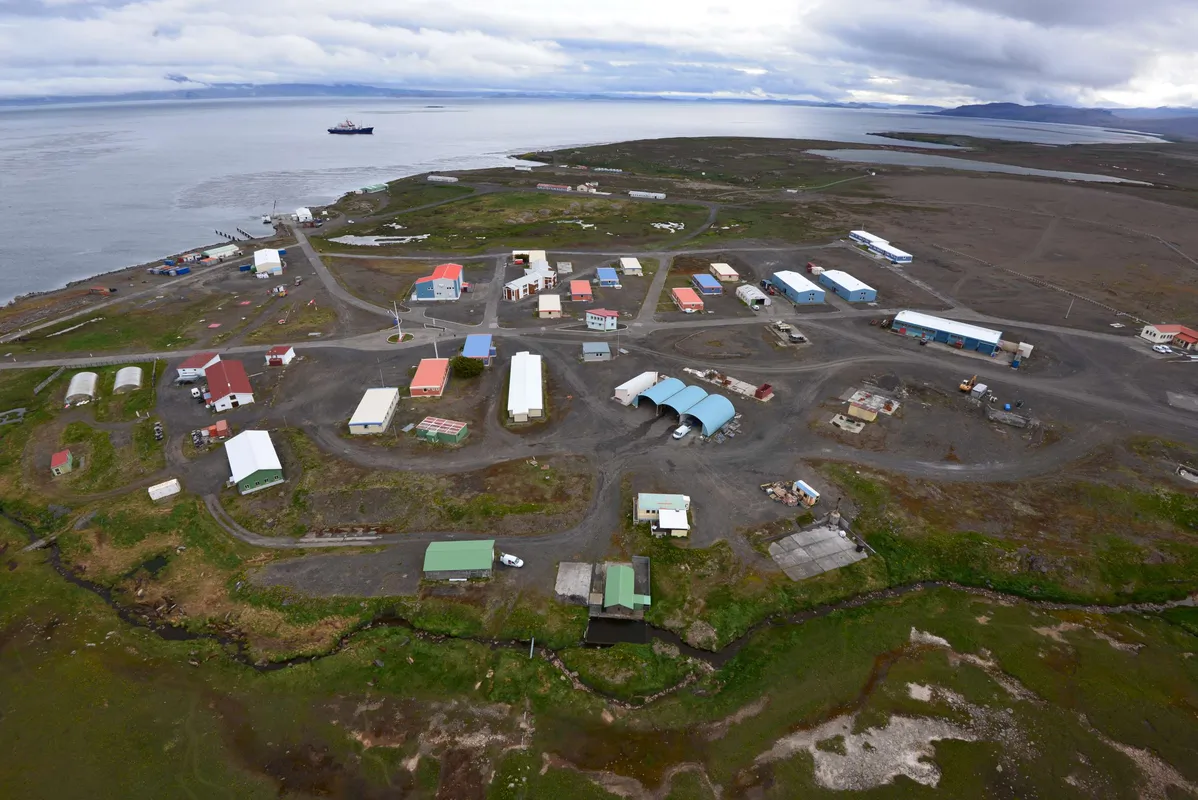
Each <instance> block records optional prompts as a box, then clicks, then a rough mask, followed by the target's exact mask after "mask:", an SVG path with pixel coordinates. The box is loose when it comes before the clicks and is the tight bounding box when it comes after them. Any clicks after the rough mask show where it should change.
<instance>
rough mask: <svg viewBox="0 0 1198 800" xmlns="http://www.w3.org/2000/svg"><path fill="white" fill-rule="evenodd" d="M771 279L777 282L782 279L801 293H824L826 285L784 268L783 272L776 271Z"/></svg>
mask: <svg viewBox="0 0 1198 800" xmlns="http://www.w3.org/2000/svg"><path fill="white" fill-rule="evenodd" d="M771 280H773V281H775V282H778V281H781V282H782V283H785V284H786V285H787V286H789V287H790V288H791V289H794V290H795V291H796V292H798V293H799V294H802V293H803V292H820V293H823V291H824V287H822V286H819V285H817V284H814V283H812V282H811V281H809V280H807V279H806V278H804V277H803V276H802V275H800V274H799V273H797V272H792V271H791V270H788V269H784V270H782V271H781V272H775V273H774V276H773V278H772V279H771Z"/></svg>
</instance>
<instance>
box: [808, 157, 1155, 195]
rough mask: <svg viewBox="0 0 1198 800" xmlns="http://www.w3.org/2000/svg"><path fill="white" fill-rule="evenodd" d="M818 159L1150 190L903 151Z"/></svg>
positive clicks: (1106, 179)
mask: <svg viewBox="0 0 1198 800" xmlns="http://www.w3.org/2000/svg"><path fill="white" fill-rule="evenodd" d="M805 152H807V153H810V154H811V155H815V156H823V157H824V158H830V159H833V160H835V161H852V162H854V163H858V164H892V165H894V166H901V167H930V168H936V169H960V170H966V171H970V172H1000V173H1004V174H1007V175H1033V176H1035V177H1039V178H1058V179H1060V180H1065V181H1090V182H1093V183H1130V184H1135V185H1137V186H1151V185H1152V184H1151V183H1146V182H1145V181H1133V180H1128V179H1126V178H1115V177H1112V176H1110V175H1094V174H1092V173H1088V172H1061V171H1059V170H1054V169H1036V168H1035V167H1020V166H1016V165H1015V164H992V163H990V162H988V161H971V160H969V159H967V158H952V157H950V156H937V155H932V154H930V153H907V152H903V151H901V150H853V149H844V150H807V151H805Z"/></svg>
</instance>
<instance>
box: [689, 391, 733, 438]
mask: <svg viewBox="0 0 1198 800" xmlns="http://www.w3.org/2000/svg"><path fill="white" fill-rule="evenodd" d="M735 416H736V409H735V408H733V406H732V401H731V400H729V399H728V398H727V397H724V396H723V395H719V394H709V395H707V397H704V398H703V399H702V400H700V401H699V402H698V403H696V404H695V405H693V406H691V407H690V408H689V409H687V411H686V413H685V414H684V415H683V421H684V422H685V421H686V420H687V419H688V418H689V419H694V420H695V421H696V422H698V423H699V425H700V426H701V427H702V428H703V435H704V436H714V435H715V433H716V431H718V430H719V429H720V428H722V427H724V426H725V425H727V424H728V423H729V422H731V421H732V418H733V417H735Z"/></svg>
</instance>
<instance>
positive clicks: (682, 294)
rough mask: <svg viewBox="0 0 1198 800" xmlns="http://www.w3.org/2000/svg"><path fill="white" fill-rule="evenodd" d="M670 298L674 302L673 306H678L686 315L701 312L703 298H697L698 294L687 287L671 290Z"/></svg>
mask: <svg viewBox="0 0 1198 800" xmlns="http://www.w3.org/2000/svg"><path fill="white" fill-rule="evenodd" d="M670 298H671V299H672V300H673V301H674V305H676V306H678V307H679V308H680V309H682V310H683V311H685V312H687V313H688V314H689V313H691V312H694V311H702V310H703V298H701V297H699V294H698V292H696V291H695V290H694V289H691V288H689V287H686V286H683V287H680V288H677V289H671V290H670Z"/></svg>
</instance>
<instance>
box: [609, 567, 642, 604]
mask: <svg viewBox="0 0 1198 800" xmlns="http://www.w3.org/2000/svg"><path fill="white" fill-rule="evenodd" d="M649 604H650V601H649V595H648V594H639V593H637V586H636V572H635V571H634V570H633V568H632V566H631V565H629V564H608V565H607V578H606V580H605V582H604V586H603V610H604V611H609V612H611V611H614V612H617V613H618V612H619V611H629V612H633V611H643V610H644V608H645V606H647V605H649Z"/></svg>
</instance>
